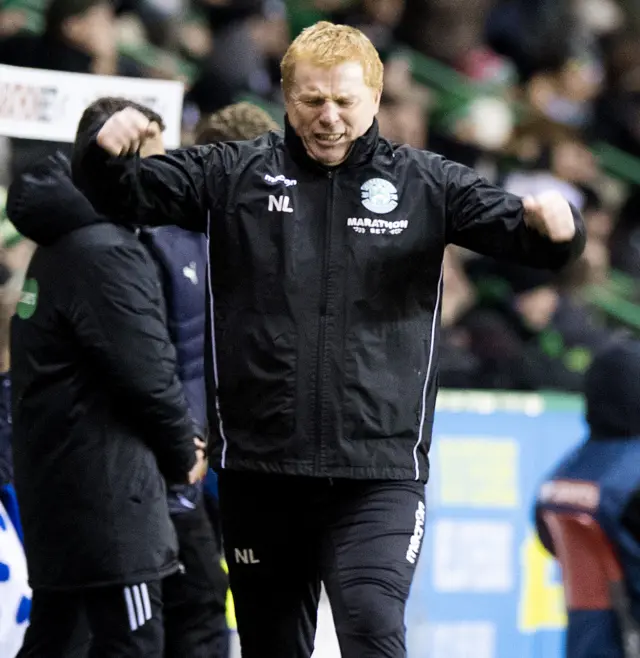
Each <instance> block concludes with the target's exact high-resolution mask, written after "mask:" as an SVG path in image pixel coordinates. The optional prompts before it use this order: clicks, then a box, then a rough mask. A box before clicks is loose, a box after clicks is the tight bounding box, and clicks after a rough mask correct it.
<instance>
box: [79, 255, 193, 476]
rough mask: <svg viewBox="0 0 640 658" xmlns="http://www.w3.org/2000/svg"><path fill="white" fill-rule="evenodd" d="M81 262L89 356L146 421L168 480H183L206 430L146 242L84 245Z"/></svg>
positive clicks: (83, 337) (83, 330)
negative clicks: (185, 380)
mask: <svg viewBox="0 0 640 658" xmlns="http://www.w3.org/2000/svg"><path fill="white" fill-rule="evenodd" d="M81 267H82V269H81V270H80V271H77V276H75V277H74V280H73V283H72V284H71V285H72V289H71V290H70V293H71V298H72V304H71V307H72V312H71V323H72V326H73V329H74V331H75V333H76V336H77V339H78V340H79V342H80V344H81V346H82V348H83V350H84V351H85V353H86V354H87V362H88V363H89V364H91V367H92V368H94V369H95V371H96V375H97V376H99V377H101V378H102V380H103V381H104V382H105V384H106V385H107V386H108V387H109V389H110V390H111V392H112V393H113V395H114V397H115V398H116V399H117V400H118V401H119V403H120V404H122V405H125V406H126V408H127V409H128V410H129V414H130V415H131V416H132V417H133V419H134V421H135V422H136V423H137V424H139V425H140V426H141V427H142V429H143V432H144V435H145V437H147V441H148V444H149V446H150V448H151V449H152V450H153V452H154V453H155V455H156V458H157V460H158V465H159V467H160V470H161V471H162V472H163V474H164V476H165V477H166V479H167V480H168V481H170V482H175V483H184V482H186V481H187V479H188V473H189V471H190V469H191V468H192V467H193V465H194V464H195V460H196V456H195V447H194V444H193V437H194V436H196V435H200V436H201V435H202V434H201V432H200V430H199V428H197V427H196V426H195V423H194V422H193V420H192V419H191V417H190V415H189V412H188V408H187V404H186V401H185V398H184V393H183V391H182V386H181V384H180V382H179V380H178V377H177V375H176V356H175V350H174V348H173V345H172V344H171V341H170V339H169V335H168V332H167V328H166V323H165V318H164V316H163V314H162V310H161V306H160V300H159V291H158V285H159V284H158V281H157V277H155V276H154V275H155V272H154V270H153V264H152V263H151V262H150V259H149V256H148V255H147V254H146V253H145V252H144V251H143V247H142V246H141V245H126V244H119V245H104V246H101V247H99V248H92V249H88V250H86V251H85V253H84V254H83V257H82V260H81Z"/></svg>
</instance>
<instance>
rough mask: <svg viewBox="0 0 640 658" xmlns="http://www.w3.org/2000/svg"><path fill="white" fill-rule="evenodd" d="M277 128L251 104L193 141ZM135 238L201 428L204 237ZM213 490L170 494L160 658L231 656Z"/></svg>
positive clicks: (217, 118) (148, 150)
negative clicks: (152, 271)
mask: <svg viewBox="0 0 640 658" xmlns="http://www.w3.org/2000/svg"><path fill="white" fill-rule="evenodd" d="M107 100H108V99H107ZM127 105H128V103H127V101H126V100H124V99H117V101H116V102H111V103H109V104H108V107H107V105H106V104H103V108H104V114H105V115H109V116H110V115H111V114H113V113H114V112H116V111H118V110H120V109H123V108H124V107H126V106H127ZM277 129H278V124H277V123H276V122H275V121H274V120H273V119H271V117H270V116H269V115H268V114H267V113H266V112H265V111H264V110H262V109H260V108H258V107H256V106H255V105H251V104H250V103H237V104H235V105H231V106H228V107H225V108H223V109H221V110H220V111H218V112H215V113H214V114H211V115H205V116H203V117H201V119H200V122H199V124H198V126H197V127H196V135H195V137H196V143H197V144H211V143H214V142H219V141H231V140H246V139H254V138H256V137H258V136H260V135H262V134H263V133H265V132H267V131H269V130H277ZM161 153H164V148H163V146H162V143H161V142H153V141H152V140H149V141H148V142H147V143H146V144H145V146H144V148H143V149H142V150H141V157H148V156H151V155H157V154H161ZM140 239H141V240H142V242H143V243H144V244H145V245H146V246H147V247H148V248H149V252H150V253H151V255H152V256H153V258H154V260H155V262H156V264H157V266H158V272H159V276H160V281H161V282H162V290H163V292H164V301H165V305H166V311H167V321H168V327H169V335H170V337H171V340H172V342H173V344H174V346H175V348H176V359H177V365H178V377H179V378H180V381H181V382H182V385H183V388H184V392H185V396H186V398H187V403H188V405H189V409H190V411H191V414H192V416H193V417H194V418H195V420H196V421H197V422H198V423H199V424H200V425H201V426H203V427H204V426H206V424H207V405H206V390H205V367H204V358H205V356H204V355H205V327H206V282H207V241H206V238H205V236H204V235H203V234H202V233H196V232H193V231H185V230H183V229H180V228H178V227H174V226H162V227H157V228H145V229H142V231H141V232H140ZM212 476H213V477H212ZM216 484H217V483H216V482H215V475H214V474H209V475H208V486H207V488H206V491H203V483H201V482H200V483H196V484H191V485H176V486H172V487H171V488H170V490H169V511H170V513H171V518H172V520H173V524H174V526H175V528H176V531H177V533H178V543H179V546H180V553H179V558H180V561H181V563H182V565H183V567H184V571H183V572H181V573H177V574H174V575H172V576H169V577H168V578H167V579H166V580H165V581H164V584H163V594H164V622H165V642H166V648H165V658H187V657H191V656H193V657H195V656H207V658H226V657H227V656H228V653H229V634H228V629H227V623H226V610H225V608H226V599H227V589H228V581H227V576H226V573H225V572H224V571H223V569H222V566H221V558H222V550H223V549H222V539H221V532H220V528H219V525H220V518H219V510H218V504H217V495H216V494H217V491H216V490H217V487H216ZM205 495H206V498H205V497H204V496H205ZM207 512H208V514H207Z"/></svg>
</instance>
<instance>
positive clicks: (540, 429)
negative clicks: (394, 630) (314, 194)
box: [407, 391, 586, 658]
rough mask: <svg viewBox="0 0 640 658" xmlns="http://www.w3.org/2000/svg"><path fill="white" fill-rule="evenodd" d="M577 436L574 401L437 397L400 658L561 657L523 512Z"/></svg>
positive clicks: (550, 589) (558, 608)
mask: <svg viewBox="0 0 640 658" xmlns="http://www.w3.org/2000/svg"><path fill="white" fill-rule="evenodd" d="M585 434H586V426H585V424H584V420H583V407H582V401H581V398H579V397H577V396H565V395H553V394H549V395H544V394H537V393H533V394H513V393H489V392H487V393H485V392H473V391H460V392H457V391H456V392H453V391H442V392H441V393H440V395H439V397H438V403H437V413H436V421H435V425H434V433H433V444H432V447H431V479H430V482H429V485H428V487H427V524H426V528H425V536H424V543H423V547H422V554H421V557H420V561H419V564H418V570H417V573H416V577H415V581H414V585H413V589H412V592H411V596H410V599H409V604H408V608H407V629H408V645H409V646H408V649H409V652H408V653H409V658H562V656H563V643H564V627H565V623H566V616H565V612H564V603H563V596H562V584H561V580H560V573H559V570H558V567H557V564H556V563H555V561H554V560H553V559H552V558H551V557H550V556H549V555H548V554H547V553H546V551H545V550H544V549H543V548H542V546H541V545H540V543H539V542H538V540H537V538H536V535H535V531H534V526H533V518H532V507H533V503H534V500H535V494H536V491H537V488H538V486H539V484H540V482H541V481H542V479H543V478H544V477H545V475H546V474H547V473H548V472H549V471H550V470H551V469H552V468H553V466H554V465H555V464H556V463H557V462H558V461H559V460H560V459H561V458H562V457H563V455H564V454H565V453H566V452H568V451H569V450H570V449H571V448H573V447H574V446H575V445H576V444H577V443H579V442H580V441H582V440H583V439H584V437H585Z"/></svg>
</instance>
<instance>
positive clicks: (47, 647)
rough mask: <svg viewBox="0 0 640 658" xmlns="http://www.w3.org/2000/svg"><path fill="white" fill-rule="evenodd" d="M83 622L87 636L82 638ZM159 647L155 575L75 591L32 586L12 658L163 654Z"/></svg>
mask: <svg viewBox="0 0 640 658" xmlns="http://www.w3.org/2000/svg"><path fill="white" fill-rule="evenodd" d="M87 626H88V627H89V631H90V637H91V639H90V640H86V641H85V640H82V637H83V636H84V637H87V636H88V635H89V634H88V633H87V632H86V628H87ZM79 629H80V634H79ZM79 638H80V639H79ZM85 643H86V645H87V646H86V647H85V649H86V653H85V649H82V648H81V645H82V644H85ZM163 652H164V631H163V624H162V585H161V582H160V581H159V580H158V581H153V582H148V583H137V584H132V585H128V586H126V587H123V586H120V585H118V586H113V587H95V588H87V589H85V590H74V591H51V590H39V589H35V590H34V592H33V599H32V606H31V619H30V623H29V627H28V628H27V632H26V634H25V639H24V644H23V646H22V649H20V651H19V652H18V656H17V658H45V657H46V658H66V657H67V656H69V655H74V656H75V655H86V656H87V657H88V658H162V656H163Z"/></svg>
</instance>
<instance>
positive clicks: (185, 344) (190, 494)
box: [140, 226, 207, 514]
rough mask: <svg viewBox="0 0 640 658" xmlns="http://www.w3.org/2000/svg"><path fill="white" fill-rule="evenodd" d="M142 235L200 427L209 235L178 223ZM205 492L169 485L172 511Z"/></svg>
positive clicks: (199, 487)
mask: <svg viewBox="0 0 640 658" xmlns="http://www.w3.org/2000/svg"><path fill="white" fill-rule="evenodd" d="M140 238H141V240H142V242H143V243H144V244H145V245H146V246H147V247H148V249H149V251H150V252H151V255H152V256H153V258H154V260H155V262H156V264H157V266H158V272H159V275H160V280H161V282H162V288H163V292H164V301H165V307H166V316H167V323H168V329H169V336H170V337H171V340H172V342H173V344H174V346H175V349H176V360H177V373H178V377H179V379H180V381H181V382H182V387H183V390H184V394H185V397H186V399H187V404H188V406H189V409H190V412H191V415H192V417H193V419H194V420H195V421H196V422H197V423H198V425H199V426H200V427H206V425H207V405H206V391H205V372H204V342H205V322H206V309H205V303H206V277H207V243H206V239H205V237H204V235H202V234H201V233H193V232H191V231H185V230H183V229H180V228H177V227H175V226H165V227H161V228H156V229H143V230H142V231H141V232H140ZM201 495H202V485H201V484H198V485H177V486H173V487H170V489H169V510H170V512H171V513H172V514H176V513H180V512H187V511H189V510H191V509H194V508H195V507H196V506H197V505H198V503H199V502H200V500H201Z"/></svg>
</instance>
